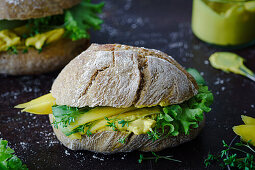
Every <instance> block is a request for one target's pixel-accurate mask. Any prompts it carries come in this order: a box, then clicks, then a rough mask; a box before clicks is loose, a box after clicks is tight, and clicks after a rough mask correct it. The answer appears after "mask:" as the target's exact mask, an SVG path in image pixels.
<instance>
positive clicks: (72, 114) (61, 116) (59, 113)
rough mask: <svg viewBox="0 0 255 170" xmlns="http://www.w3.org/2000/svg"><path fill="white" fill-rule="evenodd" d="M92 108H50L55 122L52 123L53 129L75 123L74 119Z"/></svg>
mask: <svg viewBox="0 0 255 170" xmlns="http://www.w3.org/2000/svg"><path fill="white" fill-rule="evenodd" d="M91 109H92V108H90V107H84V108H76V107H69V106H65V105H62V106H58V105H55V106H52V111H53V115H54V117H55V120H54V121H53V123H52V124H53V125H54V127H55V128H58V127H59V126H62V127H67V126H68V125H70V124H71V123H72V122H74V121H75V118H76V117H77V116H78V115H80V114H84V113H86V112H88V111H89V110H91Z"/></svg>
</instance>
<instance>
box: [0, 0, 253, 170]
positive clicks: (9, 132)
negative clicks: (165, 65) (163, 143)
mask: <svg viewBox="0 0 255 170" xmlns="http://www.w3.org/2000/svg"><path fill="white" fill-rule="evenodd" d="M191 10H192V1H191V0H178V1H177V0H157V1H155V0H122V1H117V0H106V5H105V8H104V14H103V15H102V17H103V19H104V21H105V23H104V24H103V25H102V29H101V30H100V31H96V32H92V36H91V41H92V42H96V43H123V44H128V45H135V46H144V47H148V48H155V49H158V50H162V51H164V52H166V53H168V54H169V55H171V56H173V57H174V58H175V59H176V60H177V61H178V62H179V63H180V64H182V65H183V66H184V67H194V68H196V69H198V70H199V71H200V72H201V74H202V75H203V76H204V78H205V79H206V81H207V83H208V85H209V88H210V89H211V90H212V91H213V93H214V97H215V100H214V104H213V106H212V108H213V109H212V111H211V112H210V113H208V114H207V116H206V117H207V118H206V127H205V128H204V130H203V132H202V133H201V135H199V136H198V138H197V139H195V140H194V141H192V142H189V143H187V144H184V145H181V146H179V147H177V148H173V149H166V150H164V151H162V152H159V154H160V155H173V156H174V158H176V159H179V160H182V161H183V162H182V163H174V162H170V161H167V160H159V161H158V163H155V162H154V161H144V162H143V163H142V164H139V163H138V161H137V160H138V159H139V154H140V153H139V152H133V153H120V154H115V155H102V154H97V153H92V152H88V151H71V150H68V149H67V148H65V147H64V146H62V145H61V144H60V143H59V142H58V140H57V139H56V137H55V135H54V134H53V132H52V129H51V127H50V124H49V121H48V117H47V116H37V115H32V114H28V113H20V111H19V110H17V109H13V106H15V105H17V104H19V103H23V102H26V101H28V100H31V99H33V98H36V97H39V96H41V95H43V94H46V93H48V92H49V90H50V88H51V85H52V82H53V80H54V79H55V78H56V76H57V75H58V72H54V73H49V74H44V75H39V76H20V77H12V76H4V75H1V76H0V137H1V138H4V139H6V140H8V141H9V145H10V146H11V147H12V148H13V149H15V151H16V154H17V155H18V156H19V157H20V158H21V159H22V160H23V161H24V163H26V164H27V166H28V167H29V169H66V170H67V169H101V170H102V169H205V167H204V164H203V160H204V158H205V157H206V156H207V154H208V153H209V152H211V153H217V152H219V151H220V150H221V149H222V144H221V141H222V140H223V139H224V140H226V141H227V142H228V143H229V142H230V141H231V140H232V139H233V137H234V136H235V135H234V133H233V131H232V127H233V126H234V125H238V124H241V117H240V116H241V115H242V114H245V115H250V116H253V117H255V111H254V110H255V108H254V107H255V101H254V99H255V83H254V82H252V81H250V80H248V79H247V78H245V77H242V76H239V75H234V74H226V73H224V72H221V71H219V70H216V69H214V68H212V67H211V66H210V65H209V64H208V57H209V56H210V55H211V54H212V53H214V52H215V51H222V50H221V49H216V48H214V47H212V46H209V45H207V44H205V43H203V42H201V41H199V40H198V39H197V38H196V37H194V35H193V34H192V31H191V28H190V21H191ZM235 52H236V53H238V54H240V55H241V56H243V57H244V58H246V60H247V63H246V64H247V66H248V67H249V68H251V69H252V70H253V71H255V49H254V47H250V48H246V49H243V50H239V51H235ZM144 155H145V156H150V155H151V154H150V153H145V154H144ZM210 169H218V167H211V168H210Z"/></svg>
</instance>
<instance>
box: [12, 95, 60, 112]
mask: <svg viewBox="0 0 255 170" xmlns="http://www.w3.org/2000/svg"><path fill="white" fill-rule="evenodd" d="M55 104H56V99H55V98H54V97H53V96H52V95H51V93H49V94H46V95H43V96H41V97H38V98H36V99H34V100H31V101H30V102H27V103H23V104H19V105H17V106H15V108H24V109H23V110H22V112H29V113H33V114H52V108H51V107H52V106H53V105H55Z"/></svg>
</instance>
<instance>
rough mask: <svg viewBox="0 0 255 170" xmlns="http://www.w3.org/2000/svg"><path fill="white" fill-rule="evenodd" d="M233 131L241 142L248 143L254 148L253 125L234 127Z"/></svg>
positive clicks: (254, 133)
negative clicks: (239, 137)
mask: <svg viewBox="0 0 255 170" xmlns="http://www.w3.org/2000/svg"><path fill="white" fill-rule="evenodd" d="M233 131H234V132H235V133H236V134H237V135H239V136H241V138H242V140H244V141H245V142H248V141H250V143H251V144H252V145H253V146H255V125H240V126H234V127H233Z"/></svg>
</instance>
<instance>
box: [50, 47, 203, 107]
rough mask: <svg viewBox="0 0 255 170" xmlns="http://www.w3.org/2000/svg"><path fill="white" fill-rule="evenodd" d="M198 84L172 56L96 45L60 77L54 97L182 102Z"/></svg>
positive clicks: (85, 101) (115, 103)
mask: <svg viewBox="0 0 255 170" xmlns="http://www.w3.org/2000/svg"><path fill="white" fill-rule="evenodd" d="M197 89H198V86H197V84H196V82H195V80H194V78H193V77H192V76H191V75H189V73H187V72H186V71H185V70H184V69H183V68H182V67H181V66H180V64H178V63H177V62H176V61H175V60H174V59H173V58H172V57H170V56H168V55H167V54H165V53H163V52H160V51H157V50H153V49H146V48H139V47H132V46H127V45H120V44H105V45H98V44H92V45H91V46H90V47H89V48H88V49H87V50H86V51H84V52H83V53H81V54H80V55H79V56H78V57H76V58H75V59H73V60H72V61H71V62H70V63H69V64H68V65H67V66H66V67H65V68H64V69H63V70H62V71H61V73H60V74H59V75H58V77H57V79H56V80H55V82H54V83H53V86H52V91H51V92H52V95H53V97H54V98H56V103H57V104H58V105H68V106H72V107H85V106H89V107H95V106H111V107H117V108H119V107H130V106H132V105H134V106H136V107H144V106H155V105H170V104H178V103H182V102H184V101H186V100H188V99H190V98H191V97H193V96H194V95H196V94H197Z"/></svg>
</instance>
